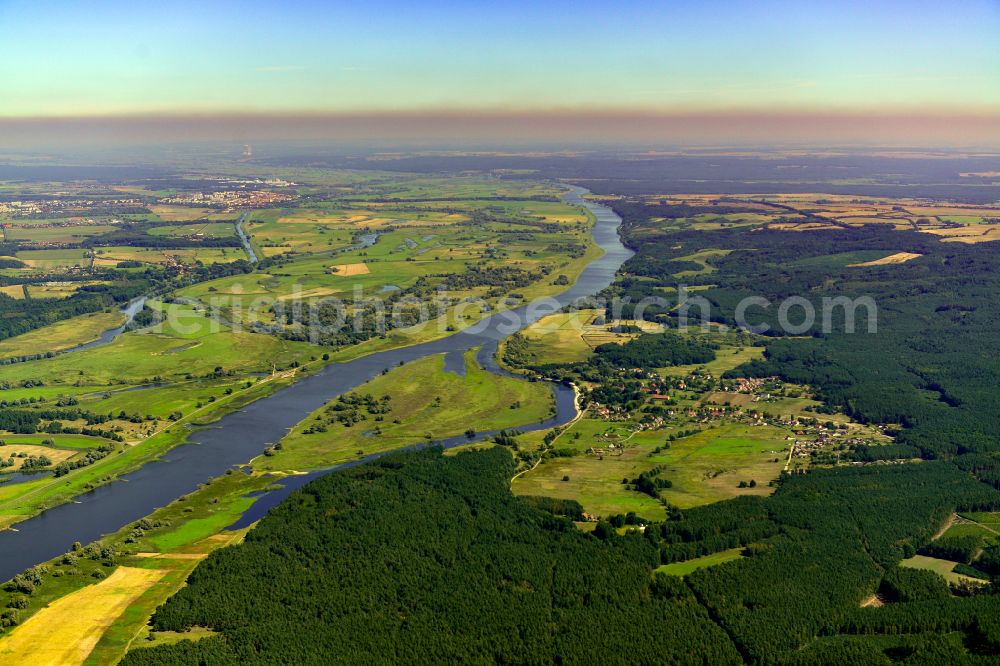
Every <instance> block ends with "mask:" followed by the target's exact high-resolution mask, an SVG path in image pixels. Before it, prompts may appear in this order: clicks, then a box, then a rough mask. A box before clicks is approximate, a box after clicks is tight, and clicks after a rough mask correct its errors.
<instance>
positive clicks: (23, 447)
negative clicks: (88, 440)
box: [0, 444, 76, 472]
mask: <svg viewBox="0 0 1000 666" xmlns="http://www.w3.org/2000/svg"><path fill="white" fill-rule="evenodd" d="M18 453H24V454H26V455H29V456H46V457H47V458H48V459H49V460H51V461H52V464H53V465H56V464H59V463H61V462H62V461H64V460H66V459H67V458H70V457H71V456H72V455H73V454H74V453H76V451H67V450H66V449H54V448H51V447H48V446H35V445H33V444H10V445H3V446H0V459H3V460H6V459H7V458H10V457H11V456H12V455H15V454H18ZM24 460H25V459H24V458H14V466H13V467H4V468H3V469H2V470H0V472H13V471H15V470H18V469H21V465H23V464H24Z"/></svg>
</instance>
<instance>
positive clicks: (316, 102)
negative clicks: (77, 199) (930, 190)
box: [0, 0, 1000, 142]
mask: <svg viewBox="0 0 1000 666" xmlns="http://www.w3.org/2000/svg"><path fill="white" fill-rule="evenodd" d="M998 39H1000V1H998V0H953V1H951V2H946V3H945V2H926V1H924V0H868V1H866V2H855V1H854V0H841V1H832V2H809V1H802V0H799V1H793V0H757V1H749V0H707V1H706V0H661V1H648V0H647V1H644V2H636V1H633V0H618V1H615V2H607V1H606V0H605V1H602V2H595V1H591V0H576V1H574V2H566V1H563V0H547V1H546V2H525V1H522V0H508V1H506V2H476V1H474V0H465V1H461V2H450V1H433V0H426V1H425V2H419V3H418V2H412V1H409V2H404V1H387V0H374V1H372V2H339V1H336V0H334V1H331V2H303V1H295V0H292V1H286V2H273V1H270V0H246V1H244V2H228V1H223V2H210V3H209V2H189V1H187V0H182V1H179V2H162V3H144V2H136V1H135V0H132V1H131V2H120V1H118V0H111V1H101V0H97V1H94V2H87V3H81V2H75V1H62V2H56V1H51V0H28V1H26V0H0V142H2V141H4V140H5V138H6V139H10V138H11V137H12V132H11V130H10V128H15V127H16V128H26V127H28V128H30V127H34V128H36V129H37V128H41V127H46V125H45V123H44V122H42V121H44V120H45V119H59V122H60V123H62V124H58V123H57V124H52V125H49V126H51V127H56V126H66V124H65V121H66V120H67V119H85V120H87V122H85V123H84V124H82V125H79V124H78V125H76V127H105V126H106V124H101V123H100V122H97V120H99V119H109V118H119V119H121V118H131V120H130V121H129V122H128V123H126V125H128V126H130V127H133V128H138V127H141V126H152V125H151V123H152V120H151V119H152V118H167V119H175V120H176V119H178V118H182V119H184V122H186V123H188V125H190V126H191V127H195V126H196V125H197V120H198V119H204V118H206V117H210V118H213V119H216V120H217V119H219V118H234V117H245V118H247V117H249V118H256V120H253V121H248V122H247V123H244V127H253V126H254V123H255V122H256V123H257V125H256V126H257V127H261V126H262V125H260V124H259V123H260V122H262V120H261V119H267V118H270V119H272V120H271V121H270V125H268V126H269V127H270V130H269V131H276V128H277V124H278V123H279V122H280V121H281V118H284V119H285V120H284V123H285V126H286V127H287V128H289V129H294V125H295V121H294V120H292V118H301V117H304V116H305V117H311V118H313V119H315V118H320V117H325V118H327V119H336V118H345V117H346V118H355V119H358V118H366V119H369V120H372V119H379V118H381V119H383V120H384V119H386V118H391V119H393V122H394V123H395V125H396V127H397V129H398V127H399V125H400V122H401V121H400V119H406V118H410V119H412V118H415V117H420V118H425V119H427V118H437V119H442V118H444V119H447V118H455V117H463V118H466V119H468V118H478V119H480V121H482V119H483V118H496V117H499V116H504V117H505V118H507V119H508V121H509V120H510V119H520V122H522V123H526V124H525V125H524V127H525V128H528V129H530V127H529V125H530V124H531V123H533V122H535V120H537V119H543V120H544V119H546V118H547V119H551V118H554V117H560V118H570V117H572V118H576V119H578V120H579V119H586V118H599V119H603V120H602V121H601V122H603V123H604V124H603V125H601V126H602V127H605V128H606V131H610V129H609V128H610V127H611V125H609V124H608V123H609V121H608V120H607V119H608V118H609V117H612V116H617V117H618V118H620V119H622V121H623V122H627V121H628V119H629V118H633V117H636V116H640V117H642V118H645V119H646V121H647V122H649V120H648V119H649V118H650V117H656V118H660V119H665V121H664V123H661V124H660V126H662V127H666V126H667V125H670V126H672V127H675V128H677V127H680V126H684V127H689V126H690V123H691V122H697V121H699V119H701V120H704V119H712V118H716V119H719V118H721V119H723V120H720V121H719V125H720V127H725V126H726V124H727V122H728V124H729V126H730V127H731V128H732V127H734V126H733V124H732V123H734V122H735V123H737V125H739V123H745V122H746V123H750V124H748V125H747V127H748V128H749V127H750V126H751V125H754V123H755V122H757V121H755V120H753V119H757V120H760V119H764V120H765V121H768V122H769V123H770V125H772V126H773V125H774V123H773V122H770V121H773V119H775V118H794V119H796V122H798V121H804V120H806V119H808V118H813V119H815V122H816V123H820V124H823V123H825V125H823V126H824V127H827V128H829V127H830V124H829V123H830V120H829V119H830V118H831V117H833V118H841V119H844V118H846V119H851V118H853V119H854V122H855V125H857V119H859V118H881V119H883V122H882V124H883V125H884V126H885V127H891V123H887V122H885V121H884V119H886V118H898V119H908V120H906V122H910V121H911V120H912V119H913V118H917V119H920V122H921V123H923V125H922V126H923V127H924V128H925V130H926V127H927V122H930V121H929V120H928V119H934V118H937V119H938V122H937V127H938V130H947V129H948V128H949V127H950V128H951V131H952V132H953V133H956V132H957V133H958V134H961V133H962V132H961V131H960V130H961V128H960V127H955V126H954V124H955V122H956V119H958V121H957V122H958V123H959V124H961V123H962V120H961V119H962V118H964V117H972V118H974V119H976V120H975V121H974V123H973V124H974V125H975V124H976V123H985V126H986V127H987V129H988V127H989V123H988V122H987V121H988V119H997V118H1000V48H998V43H1000V42H998ZM137 117H138V118H140V119H141V120H136V118H137ZM88 119H89V120H88ZM671 119H672V120H673V124H672V125H671V124H670V122H666V121H670V120H671ZM677 119H688V120H687V121H685V122H687V124H684V123H681V125H678V124H677ZM725 119H729V120H728V121H726V120H725ZM733 119H735V120H733ZM748 119H749V120H748ZM824 119H825V120H824ZM983 119H987V121H984V120H983ZM28 121H30V122H28ZM81 122H82V121H81ZM331 122H332V121H331ZM25 123H28V124H25ZM39 123H41V124H39ZM87 123H89V124H87ZM143 124H145V125H143ZM209 124H210V123H209ZM348 124H349V123H348ZM481 124H482V123H481ZM612 124H613V123H612ZM765 124H767V123H765ZM848 124H850V122H848ZM919 124H920V123H918V125H919ZM314 125H317V124H316V123H314ZM340 125H341V126H343V125H344V124H343V123H341V124H340ZM404 125H405V123H404ZM508 125H509V122H508ZM542 125H544V122H543V123H542ZM754 126H757V125H754ZM174 127H175V129H176V128H177V127H178V125H177V124H176V123H175V124H174ZM199 127H201V129H205V128H206V127H208V125H206V124H203V125H200V126H199ZM412 127H413V128H414V131H423V130H422V129H420V127H422V126H419V125H418V124H412ZM538 127H540V125H538V123H537V122H536V123H535V129H536V130H537V129H538ZM595 127H596V125H595ZM907 127H909V125H907ZM976 127H977V128H978V127H979V125H976ZM5 128H6V130H5ZM404 129H405V128H404ZM136 131H139V130H136ZM164 131H166V130H164ZM191 131H193V130H191ZM508 131H516V130H511V129H509V128H508ZM676 131H677V130H676V129H675V132H676ZM976 131H978V130H974V131H973V132H972V133H973V134H974V133H975V132H976ZM964 133H965V134H969V133H970V132H969V131H965V132H964ZM956 136H957V134H956Z"/></svg>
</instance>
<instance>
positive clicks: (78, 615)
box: [0, 567, 169, 666]
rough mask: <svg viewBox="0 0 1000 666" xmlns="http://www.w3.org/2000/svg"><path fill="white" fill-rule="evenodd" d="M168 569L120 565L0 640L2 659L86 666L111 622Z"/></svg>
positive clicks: (36, 664) (35, 664)
mask: <svg viewBox="0 0 1000 666" xmlns="http://www.w3.org/2000/svg"><path fill="white" fill-rule="evenodd" d="M167 573H169V572H168V571H166V570H161V569H138V568H132V567H118V568H117V569H116V570H115V571H114V573H112V574H111V575H110V576H108V577H107V578H106V579H105V580H103V581H101V582H100V583H97V584H96V585H89V586H87V587H85V588H83V589H81V590H77V591H76V592H73V593H72V594H68V595H66V596H65V597H62V598H61V599H59V600H57V601H55V602H53V603H52V604H51V605H49V606H47V607H46V608H43V609H42V610H40V611H39V612H37V613H35V614H34V615H32V616H31V617H30V618H28V620H27V621H26V622H25V623H24V624H22V625H21V626H19V627H17V628H16V629H14V630H13V631H12V632H11V633H10V634H8V635H7V636H6V637H4V638H3V639H0V660H2V661H5V662H6V663H15V662H14V661H8V659H14V660H16V663H22V664H32V665H33V666H49V665H51V666H66V665H68V664H82V663H83V662H84V661H85V660H86V658H87V656H88V655H89V654H90V653H91V651H92V650H93V649H94V646H96V645H97V642H98V641H99V640H100V639H101V636H102V635H103V634H104V631H105V630H106V629H107V628H108V627H109V626H111V623H112V622H114V620H115V619H116V618H117V617H118V616H120V615H121V614H122V613H124V612H125V610H126V609H127V608H128V607H129V606H130V605H131V604H132V603H133V602H134V601H135V600H136V599H138V598H139V597H140V596H142V594H143V593H144V592H145V591H146V590H148V589H149V588H150V587H152V586H153V585H154V584H156V583H157V582H158V581H159V580H160V579H162V578H163V577H164V576H166V575H167Z"/></svg>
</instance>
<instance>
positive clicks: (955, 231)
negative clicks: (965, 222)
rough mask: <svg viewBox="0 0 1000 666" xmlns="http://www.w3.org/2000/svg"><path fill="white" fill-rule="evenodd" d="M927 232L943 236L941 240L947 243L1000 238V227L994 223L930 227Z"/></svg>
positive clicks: (983, 241)
mask: <svg viewBox="0 0 1000 666" xmlns="http://www.w3.org/2000/svg"><path fill="white" fill-rule="evenodd" d="M927 233H929V234H934V235H935V236H941V240H942V241H944V242H946V243H947V242H952V243H986V242H988V241H996V240H1000V227H998V226H993V225H989V226H987V225H977V224H974V225H970V226H967V227H958V228H948V229H928V230H927Z"/></svg>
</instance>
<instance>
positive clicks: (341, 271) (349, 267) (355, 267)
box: [330, 263, 369, 277]
mask: <svg viewBox="0 0 1000 666" xmlns="http://www.w3.org/2000/svg"><path fill="white" fill-rule="evenodd" d="M330 268H331V269H332V270H334V271H335V272H334V275H339V276H340V277H351V276H352V275H367V274H368V273H369V271H368V264H364V263H362V264H340V265H338V266H330Z"/></svg>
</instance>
